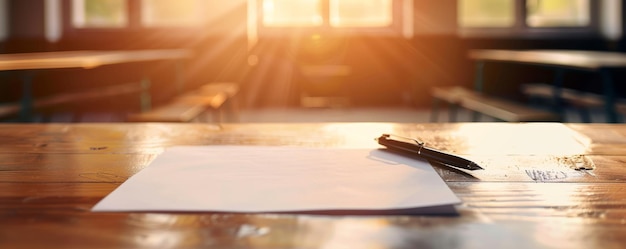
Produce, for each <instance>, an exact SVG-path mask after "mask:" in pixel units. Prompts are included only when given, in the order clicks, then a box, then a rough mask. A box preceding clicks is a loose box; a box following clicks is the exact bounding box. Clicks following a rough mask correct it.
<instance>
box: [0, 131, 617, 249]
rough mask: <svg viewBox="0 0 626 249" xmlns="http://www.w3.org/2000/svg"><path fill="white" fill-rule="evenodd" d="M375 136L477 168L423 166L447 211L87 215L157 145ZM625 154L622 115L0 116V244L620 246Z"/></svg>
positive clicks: (364, 140)
mask: <svg viewBox="0 0 626 249" xmlns="http://www.w3.org/2000/svg"><path fill="white" fill-rule="evenodd" d="M382 133H393V134H397V135H403V136H410V137H415V138H419V139H421V140H423V141H425V142H426V143H427V144H428V145H429V146H431V147H434V148H437V149H440V150H446V151H450V152H453V153H456V154H459V155H463V156H465V157H469V158H472V159H473V160H475V161H477V162H479V164H480V165H481V166H482V167H483V168H485V170H483V171H471V172H465V171H459V170H454V169H451V168H447V167H445V166H441V165H436V164H435V165H433V167H435V169H436V171H437V172H438V173H439V174H440V175H441V177H442V178H443V179H444V180H445V181H446V182H447V183H448V185H449V186H450V188H451V189H452V190H453V191H454V192H455V193H456V194H457V195H458V196H459V198H461V199H462V201H463V203H462V204H460V205H458V206H457V207H456V208H457V210H458V212H459V215H458V216H452V217H450V216H418V215H392V216H383V215H380V216H367V215H359V216H357V215H353V216H351V215H297V214H272V213H263V214H252V213H217V212H204V213H180V212H170V213H151V212H137V213H92V212H91V211H90V209H91V208H92V207H93V205H95V204H96V203H97V202H98V201H100V200H101V199H102V198H103V197H104V196H106V195H107V194H109V193H110V192H111V191H113V190H114V189H115V188H116V187H117V186H119V185H120V184H121V183H123V182H124V181H125V180H126V179H128V177H130V176H132V175H133V174H136V173H137V172H139V171H140V170H141V169H143V168H145V167H146V166H148V165H149V163H150V162H151V161H152V160H153V159H154V158H155V157H156V156H158V154H159V153H161V152H162V151H163V150H164V149H166V148H167V147H169V146H175V145H270V146H296V147H326V148H346V147H350V148H352V147H359V148H378V145H377V144H376V142H375V141H374V138H375V137H377V136H379V135H380V134H382ZM624 162H626V125H623V124H559V123H532V124H531V123H525V124H523V123H522V124H513V123H449V124H394V123H318V124H223V125H221V126H216V125H210V124H158V123H152V124H150V123H143V124H142V123H125V124H121V123H120V124H2V125H0V248H623V246H624V245H626V236H624V235H626V191H625V190H626V168H625V167H624ZM196 191H206V192H207V193H210V190H206V189H199V190H196Z"/></svg>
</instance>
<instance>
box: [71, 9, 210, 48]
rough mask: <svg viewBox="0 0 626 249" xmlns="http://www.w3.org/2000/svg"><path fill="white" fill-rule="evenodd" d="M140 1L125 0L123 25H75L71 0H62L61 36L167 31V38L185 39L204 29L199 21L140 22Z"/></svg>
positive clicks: (79, 37) (115, 35) (126, 34)
mask: <svg viewBox="0 0 626 249" xmlns="http://www.w3.org/2000/svg"><path fill="white" fill-rule="evenodd" d="M141 2H142V1H136V0H126V4H127V11H128V13H127V14H128V17H127V20H128V22H127V25H126V26H123V27H76V26H74V24H73V20H72V18H73V15H74V13H73V1H72V0H63V2H62V12H63V13H68V14H66V15H63V20H62V23H63V35H62V36H63V38H64V39H65V38H68V39H94V40H98V39H100V38H102V37H106V38H109V37H125V36H132V35H139V34H146V33H157V32H160V33H167V34H168V36H167V37H168V39H169V38H172V39H187V38H190V37H195V36H197V35H198V33H199V32H202V31H205V29H206V25H204V23H200V24H198V25H188V26H147V25H144V24H142V20H141V15H142V6H141V5H142V3H141Z"/></svg>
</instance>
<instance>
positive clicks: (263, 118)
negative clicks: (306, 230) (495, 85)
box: [35, 107, 605, 123]
mask: <svg viewBox="0 0 626 249" xmlns="http://www.w3.org/2000/svg"><path fill="white" fill-rule="evenodd" d="M430 115H431V112H430V109H428V108H413V107H343V108H255V109H243V110H239V112H238V115H237V117H236V118H235V119H226V120H224V122H242V123H271V122H282V123H292V122H396V123H428V122H431V116H430ZM471 115H472V114H471V113H470V112H468V111H459V112H458V113H457V122H471V121H472V116H471ZM591 116H592V122H600V123H602V122H605V117H604V115H603V114H602V112H601V110H597V111H593V112H592V113H591ZM124 120H125V117H124V116H123V115H120V114H110V113H87V114H82V115H81V116H76V115H73V114H71V113H57V114H54V115H52V116H50V117H47V118H46V119H45V120H44V119H42V118H39V119H36V120H35V122H124ZM437 121H438V122H448V121H449V119H448V112H447V110H445V109H444V110H441V111H440V114H439V118H438V120H437ZM479 121H480V122H493V121H497V120H494V119H492V118H489V117H484V116H482V117H481V118H480V120H479ZM565 122H568V123H580V122H582V120H581V119H580V116H579V115H578V113H577V112H576V111H575V110H568V111H567V115H566V120H565Z"/></svg>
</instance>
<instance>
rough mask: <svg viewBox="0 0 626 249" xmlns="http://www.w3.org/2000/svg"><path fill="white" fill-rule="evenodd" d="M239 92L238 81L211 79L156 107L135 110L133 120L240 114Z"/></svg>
mask: <svg viewBox="0 0 626 249" xmlns="http://www.w3.org/2000/svg"><path fill="white" fill-rule="evenodd" d="M238 92H239V86H238V85H237V84H236V83H230V82H225V83H210V84H207V85H204V86H202V87H200V88H199V89H197V90H194V91H191V92H188V93H185V94H182V95H180V96H176V97H175V98H174V99H173V100H172V101H170V102H169V103H167V104H165V105H162V106H158V107H156V108H154V109H152V110H149V111H146V112H142V113H137V114H131V115H129V116H128V117H127V120H128V121H130V122H196V121H206V120H204V118H205V117H204V115H205V114H207V113H210V114H212V117H213V121H214V122H221V121H222V120H224V118H223V116H224V115H230V119H235V118H236V103H234V97H235V95H237V93H238Z"/></svg>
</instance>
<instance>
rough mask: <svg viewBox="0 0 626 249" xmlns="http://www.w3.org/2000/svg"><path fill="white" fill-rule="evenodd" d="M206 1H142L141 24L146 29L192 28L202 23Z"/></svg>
mask: <svg viewBox="0 0 626 249" xmlns="http://www.w3.org/2000/svg"><path fill="white" fill-rule="evenodd" d="M205 3H206V0H176V1H172V0H142V1H141V24H142V25H143V26H146V27H169V26H194V25H198V24H201V23H202V21H203V18H202V16H203V13H204V12H203V11H204V10H205V7H206V4H205Z"/></svg>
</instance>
